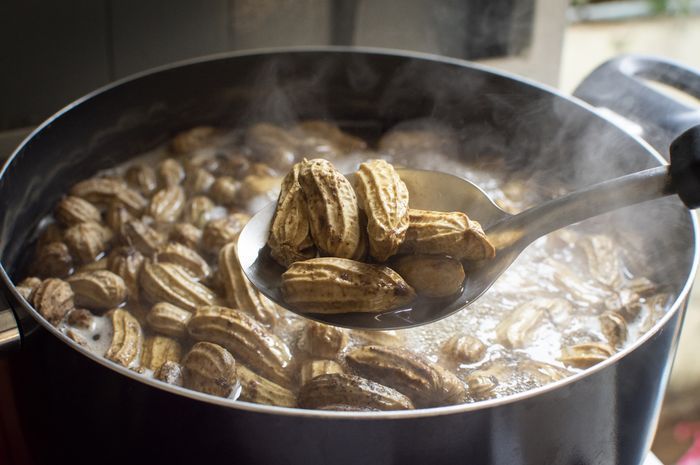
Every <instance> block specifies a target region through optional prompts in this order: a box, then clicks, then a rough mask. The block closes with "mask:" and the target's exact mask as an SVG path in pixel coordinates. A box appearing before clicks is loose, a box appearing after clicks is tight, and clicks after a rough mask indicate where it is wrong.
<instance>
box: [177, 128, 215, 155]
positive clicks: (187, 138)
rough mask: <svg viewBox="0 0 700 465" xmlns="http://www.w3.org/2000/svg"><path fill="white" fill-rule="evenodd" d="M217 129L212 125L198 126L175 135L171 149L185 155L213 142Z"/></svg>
mask: <svg viewBox="0 0 700 465" xmlns="http://www.w3.org/2000/svg"><path fill="white" fill-rule="evenodd" d="M215 135H216V129H214V128H213V127H211V126H197V127H194V128H192V129H188V130H187V131H183V132H181V133H179V134H177V135H176V136H175V137H173V140H172V142H171V143H170V150H172V151H173V153H176V154H180V155H184V154H188V153H190V152H193V151H195V150H197V149H200V148H202V147H205V146H207V145H209V144H211V142H212V139H213V138H214V136H215Z"/></svg>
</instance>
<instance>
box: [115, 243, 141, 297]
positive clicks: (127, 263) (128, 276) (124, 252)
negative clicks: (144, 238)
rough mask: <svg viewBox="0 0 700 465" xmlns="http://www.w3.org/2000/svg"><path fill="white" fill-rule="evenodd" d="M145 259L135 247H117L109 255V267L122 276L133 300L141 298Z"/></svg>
mask: <svg viewBox="0 0 700 465" xmlns="http://www.w3.org/2000/svg"><path fill="white" fill-rule="evenodd" d="M144 260H145V258H144V256H143V254H142V253H141V252H139V251H138V250H136V249H135V248H133V247H119V248H116V249H114V250H112V252H110V254H109V256H108V257H107V269H109V271H111V272H112V273H115V274H117V275H119V276H121V278H122V279H123V280H124V284H126V289H127V291H128V298H129V299H130V300H132V301H134V300H138V298H139V275H140V274H141V267H142V266H143V262H144Z"/></svg>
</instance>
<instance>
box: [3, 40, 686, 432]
mask: <svg viewBox="0 0 700 465" xmlns="http://www.w3.org/2000/svg"><path fill="white" fill-rule="evenodd" d="M319 52H322V53H324V52H325V53H338V54H352V53H360V54H368V55H389V56H399V57H404V58H415V59H420V60H424V61H432V62H438V63H444V64H450V65H456V66H460V67H465V68H471V69H474V70H477V71H480V72H483V73H487V74H492V75H496V76H500V77H503V78H507V79H511V80H515V81H519V82H522V83H524V84H527V85H530V86H532V87H535V88H537V89H539V90H540V91H542V92H545V93H548V94H552V95H554V96H556V97H559V98H562V99H565V100H567V101H569V102H571V103H573V104H575V105H578V106H579V107H582V108H583V109H585V110H587V111H588V112H590V113H591V114H592V116H593V117H597V118H600V119H602V120H604V121H605V122H606V123H608V124H611V125H613V126H615V127H616V128H617V129H619V130H620V131H621V132H623V133H624V134H625V135H627V136H629V137H631V138H632V139H633V140H634V141H635V142H637V143H638V144H639V145H641V146H642V147H643V148H644V149H646V151H647V152H648V153H649V154H650V155H651V156H652V157H653V158H654V159H655V160H656V161H657V162H658V165H662V164H665V159H664V158H663V157H662V156H661V155H660V154H659V153H658V152H657V151H656V150H655V149H654V148H652V146H651V145H650V144H649V143H647V142H646V141H644V140H643V139H642V138H641V137H640V136H638V135H637V134H634V133H632V132H630V131H629V130H627V129H625V128H624V127H623V124H621V121H620V118H619V117H616V116H617V115H615V114H612V115H611V114H609V113H608V112H600V111H598V109H597V108H596V107H593V106H592V105H590V104H588V103H586V102H585V101H583V100H580V99H578V98H576V97H574V96H570V95H566V94H564V93H563V92H561V91H559V90H557V89H555V88H553V87H550V86H548V85H545V84H542V83H539V82H536V81H534V80H532V79H529V78H526V77H522V76H518V75H516V74H514V73H510V72H507V71H501V70H498V69H494V68H491V67H490V66H486V65H482V64H478V63H472V62H469V61H466V60H461V59H457V58H450V57H443V56H439V55H434V54H430V53H423V52H412V51H405V50H396V49H388V48H378V47H350V46H295V47H270V48H260V49H250V50H243V51H234V52H224V53H216V54H211V55H206V56H201V57H197V58H192V59H187V60H181V61H177V62H174V63H169V64H166V65H163V66H158V67H155V68H151V69H149V70H145V71H142V72H138V73H135V74H132V75H130V76H127V77H124V78H122V79H119V80H117V81H114V82H112V83H110V84H107V85H105V86H102V87H100V88H98V89H96V90H94V91H92V92H90V93H88V94H86V95H84V96H82V97H80V98H78V99H77V100H74V101H73V102H71V103H69V104H68V105H66V106H65V107H63V108H62V109H60V110H59V111H57V112H56V113H55V114H53V115H52V116H50V117H49V118H47V119H46V120H45V121H44V122H43V123H41V124H40V125H39V126H38V127H37V128H36V129H35V130H34V131H32V132H31V133H30V134H29V135H28V136H27V137H26V138H25V139H24V140H23V141H22V142H21V143H20V144H19V145H18V146H17V148H16V149H15V150H14V151H13V153H12V154H11V155H10V156H9V157H8V159H7V160H6V162H5V163H4V165H3V166H2V169H0V180H1V179H2V177H3V176H4V175H5V173H6V171H7V170H8V168H9V166H10V165H11V164H12V162H13V161H14V159H15V158H16V157H17V156H19V152H20V151H21V150H22V149H23V148H24V146H25V145H26V144H27V143H28V142H29V141H30V140H31V139H33V138H34V137H35V135H36V134H38V133H40V132H41V131H42V130H43V129H44V128H45V127H47V126H49V125H51V124H52V123H53V122H54V121H55V120H56V119H58V118H60V117H61V116H62V115H63V114H64V113H67V112H69V111H70V110H72V109H73V108H75V107H77V106H79V105H81V104H83V103H85V102H86V101H88V100H90V99H92V98H93V97H96V96H98V95H99V94H101V93H103V92H105V91H108V90H111V89H113V88H116V87H119V86H121V85H122V84H126V83H128V82H131V81H135V80H137V79H140V78H142V77H145V76H150V75H153V74H157V73H159V72H162V71H168V70H172V69H175V68H180V67H185V66H189V65H196V64H199V63H203V62H208V61H217V60H223V59H231V58H237V57H244V56H251V55H274V54H281V53H284V54H294V53H301V54H303V53H319ZM689 213H690V220H691V225H692V229H693V252H692V253H693V261H692V266H691V268H690V272H689V274H688V276H687V279H686V282H685V284H684V286H683V288H682V289H681V291H680V293H679V294H678V296H677V297H676V299H675V300H674V302H673V304H672V305H671V307H670V308H669V310H668V311H667V312H666V314H665V315H664V316H663V317H662V318H661V319H660V320H659V321H657V322H656V324H655V325H654V326H653V327H652V328H651V329H650V330H649V331H647V333H646V334H644V335H643V336H641V337H640V338H639V339H637V340H636V341H635V342H634V343H633V344H632V345H631V346H630V347H627V348H625V349H624V350H621V351H620V352H617V353H615V354H614V355H613V356H612V357H610V358H608V359H606V360H604V361H603V362H600V363H598V364H596V365H594V366H593V367H591V368H588V369H585V370H583V371H581V372H579V373H576V374H574V375H571V376H569V377H567V378H564V379H562V380H559V381H555V382H552V383H549V384H547V385H544V386H541V387H538V388H534V389H530V390H527V391H524V392H520V393H517V394H512V395H509V396H506V397H503V398H498V399H489V400H484V401H478V402H473V403H465V404H457V405H448V406H443V407H432V408H425V409H417V410H396V411H387V412H338V411H323V410H309V409H302V408H292V407H277V406H273V405H264V404H255V403H251V402H245V401H240V400H231V399H227V398H226V399H225V398H221V397H217V396H213V395H209V394H204V393H201V392H197V391H193V390H190V389H186V388H184V387H179V386H174V385H171V384H167V383H165V382H162V381H159V380H156V379H154V378H147V377H145V376H142V375H139V374H138V373H136V372H134V371H132V370H130V369H128V368H126V367H123V366H121V365H118V364H117V363H115V362H112V361H110V360H107V359H106V358H104V357H102V356H99V355H97V354H94V353H92V352H90V351H89V350H87V349H86V348H84V347H82V346H80V345H78V344H77V343H75V342H74V341H72V340H71V339H69V338H68V337H67V336H66V335H65V334H63V333H61V332H60V331H58V329H57V328H56V327H54V326H53V325H51V324H50V323H49V322H48V321H46V320H45V319H44V318H43V317H42V316H41V315H40V314H39V313H38V312H37V311H36V310H35V309H34V307H33V306H32V305H31V304H29V302H27V301H26V300H25V299H24V297H22V296H21V295H20V294H19V292H18V291H17V288H16V287H15V285H14V283H13V282H12V280H11V279H10V277H9V276H8V274H7V272H6V270H5V267H4V265H2V263H0V278H2V281H3V282H4V284H5V286H6V288H7V289H8V290H9V291H10V292H11V293H12V295H13V296H14V298H15V301H17V302H20V303H21V304H22V306H23V308H24V309H25V310H26V311H27V312H28V313H29V314H30V315H31V316H32V318H34V320H36V321H37V322H38V323H39V324H40V325H42V326H43V327H44V329H46V330H48V331H49V332H50V333H51V334H53V335H54V336H56V337H57V338H58V339H59V340H61V341H62V342H63V343H65V344H67V345H68V346H69V347H70V348H72V349H73V350H76V351H78V352H80V353H81V354H82V355H84V356H86V357H88V358H90V359H92V360H93V361H95V362H97V363H99V364H101V365H102V366H104V367H106V368H109V369H111V370H114V371H116V372H117V373H119V374H121V375H124V376H127V377H129V378H131V379H133V380H135V381H138V382H141V383H144V384H146V385H149V386H151V387H153V388H156V389H161V390H163V391H167V392H169V393H171V394H176V395H180V396H184V397H188V398H190V399H192V400H198V401H202V402H206V403H209V404H214V405H220V406H223V407H227V408H231V409H240V410H245V411H249V412H253V413H262V414H274V415H285V416H296V417H305V418H316V419H326V420H343V419H345V420H400V419H413V418H425V417H435V416H442V415H453V414H460V413H467V412H472V411H477V410H486V409H489V408H494V407H499V406H503V405H507V404H511V403H515V402H518V401H521V400H525V399H529V398H532V397H536V396H539V395H544V394H546V393H549V392H552V391H555V390H558V389H561V388H563V387H565V386H567V385H569V384H572V383H575V382H577V381H579V380H581V379H583V378H587V377H588V376H592V375H593V374H595V373H597V372H599V371H602V370H605V369H606V368H608V367H610V366H612V365H614V364H616V363H617V362H618V361H619V360H621V359H622V358H624V357H625V356H627V354H629V353H631V352H633V351H635V350H636V349H637V348H639V347H640V346H642V345H643V344H644V343H645V342H646V341H648V340H649V339H651V338H652V337H654V335H656V333H657V332H659V331H660V330H661V328H662V327H664V326H665V325H666V323H667V322H668V321H669V320H670V319H671V318H672V317H673V316H674V315H675V313H676V312H678V311H680V310H681V308H682V307H683V306H684V302H685V300H686V299H687V297H688V295H689V293H690V290H691V288H692V284H693V281H694V279H695V276H696V273H697V270H698V262H699V258H700V236H699V235H698V230H699V229H698V226H699V224H698V218H697V216H696V214H695V212H694V211H690V212H689ZM20 350H21V349H20ZM666 376H668V375H666Z"/></svg>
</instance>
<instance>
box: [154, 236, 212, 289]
mask: <svg viewBox="0 0 700 465" xmlns="http://www.w3.org/2000/svg"><path fill="white" fill-rule="evenodd" d="M155 259H156V261H158V262H161V263H174V264H176V265H180V266H181V267H183V268H184V269H185V270H187V272H188V273H190V274H191V275H192V276H193V277H195V278H196V279H198V280H203V279H206V278H208V277H209V275H210V274H211V268H210V267H209V264H207V262H206V260H204V259H203V258H202V256H201V255H199V254H198V253H197V252H195V251H194V250H192V249H190V248H189V247H187V246H186V245H183V244H180V243H177V242H168V243H167V244H165V245H164V246H162V247H161V248H160V249H158V252H157V253H156V255H155Z"/></svg>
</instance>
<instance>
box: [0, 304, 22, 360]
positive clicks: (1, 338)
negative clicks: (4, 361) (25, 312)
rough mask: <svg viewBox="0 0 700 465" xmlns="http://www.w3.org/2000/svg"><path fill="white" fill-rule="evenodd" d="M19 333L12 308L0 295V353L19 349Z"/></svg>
mask: <svg viewBox="0 0 700 465" xmlns="http://www.w3.org/2000/svg"><path fill="white" fill-rule="evenodd" d="M19 345H20V333H19V327H18V326H17V320H16V319H15V315H14V314H13V313H12V309H11V308H9V307H8V306H7V304H6V303H5V302H4V299H3V298H1V297H0V354H3V353H7V352H9V351H11V350H17V349H19Z"/></svg>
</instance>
